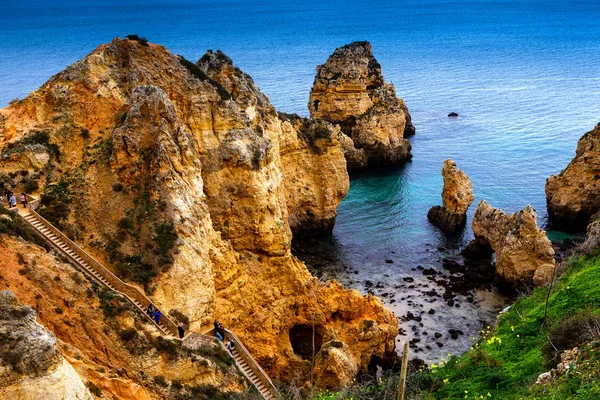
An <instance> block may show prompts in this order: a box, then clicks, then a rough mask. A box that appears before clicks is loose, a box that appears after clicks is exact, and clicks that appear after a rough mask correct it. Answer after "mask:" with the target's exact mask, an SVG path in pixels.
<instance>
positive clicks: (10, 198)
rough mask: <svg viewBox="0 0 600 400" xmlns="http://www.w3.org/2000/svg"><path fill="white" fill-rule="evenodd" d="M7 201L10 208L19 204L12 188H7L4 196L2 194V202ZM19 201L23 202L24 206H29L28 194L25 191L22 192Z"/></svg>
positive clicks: (0, 202)
mask: <svg viewBox="0 0 600 400" xmlns="http://www.w3.org/2000/svg"><path fill="white" fill-rule="evenodd" d="M5 201H7V202H8V208H13V207H16V206H17V198H16V196H15V195H14V193H13V192H11V191H10V190H7V191H6V193H5V194H4V196H2V195H0V204H4V202H5ZM19 201H20V202H21V204H23V208H27V196H26V195H25V192H21V194H20V195H19Z"/></svg>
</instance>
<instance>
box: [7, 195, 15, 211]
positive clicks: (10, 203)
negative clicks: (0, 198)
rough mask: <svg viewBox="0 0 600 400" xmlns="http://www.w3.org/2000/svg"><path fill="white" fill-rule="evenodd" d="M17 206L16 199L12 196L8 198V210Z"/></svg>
mask: <svg viewBox="0 0 600 400" xmlns="http://www.w3.org/2000/svg"><path fill="white" fill-rule="evenodd" d="M16 206H17V198H16V197H15V195H14V194H11V195H10V197H9V198H8V208H13V207H16Z"/></svg>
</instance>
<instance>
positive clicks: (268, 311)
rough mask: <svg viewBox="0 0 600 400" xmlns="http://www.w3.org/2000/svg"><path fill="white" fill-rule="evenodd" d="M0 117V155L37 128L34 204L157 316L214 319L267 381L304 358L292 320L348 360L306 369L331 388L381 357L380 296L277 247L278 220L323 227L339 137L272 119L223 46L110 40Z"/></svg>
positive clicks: (388, 350)
mask: <svg viewBox="0 0 600 400" xmlns="http://www.w3.org/2000/svg"><path fill="white" fill-rule="evenodd" d="M0 114H1V115H2V117H3V121H4V124H3V125H2V126H0V130H2V131H1V132H0V137H1V138H3V140H4V141H3V142H0V151H5V150H6V149H7V147H8V144H9V143H20V141H21V142H22V140H23V138H30V137H32V135H33V134H34V132H39V131H43V132H45V133H46V134H47V137H48V141H47V142H46V143H45V144H44V146H45V147H46V148H47V149H48V150H49V154H51V158H50V161H49V162H48V163H47V164H46V165H45V166H44V167H43V168H41V169H40V170H35V169H34V170H32V172H34V173H36V174H37V173H43V174H46V176H48V179H44V180H43V181H42V180H40V186H41V190H42V191H43V192H44V193H46V194H49V195H51V196H49V197H46V198H47V199H52V201H51V202H50V203H48V204H42V206H41V207H40V212H44V213H46V215H47V216H48V218H51V219H53V220H55V223H57V224H58V225H59V226H60V227H61V228H62V229H64V230H66V231H68V232H69V234H70V235H72V236H73V237H74V238H75V239H76V241H77V242H78V243H80V244H81V245H82V246H83V247H85V248H86V249H87V250H88V251H90V252H91V253H93V254H94V255H95V256H96V257H98V258H99V259H100V260H102V261H104V262H105V263H106V264H107V265H108V266H109V267H110V268H112V269H113V270H114V271H115V272H116V273H117V274H119V275H121V276H122V277H123V278H125V279H126V280H129V281H132V282H137V283H139V284H140V285H143V286H144V287H145V288H146V290H147V291H148V292H149V293H150V294H151V296H152V298H153V300H154V301H155V303H156V304H157V305H158V306H159V308H160V309H161V310H162V311H163V313H169V312H179V313H182V314H183V315H184V316H187V317H188V318H189V320H190V325H191V328H192V329H201V328H202V327H203V326H207V325H210V324H211V323H212V320H213V319H218V320H220V321H222V322H223V323H224V324H225V325H226V326H227V327H229V328H231V329H233V330H234V331H235V332H236V333H237V334H238V336H239V337H240V338H241V339H242V341H243V342H244V344H245V345H246V347H248V348H249V349H250V351H251V352H252V354H253V355H254V356H255V358H257V359H258V361H259V363H260V364H261V366H262V367H263V368H264V369H265V370H266V371H267V372H268V373H269V374H270V375H271V377H272V378H274V379H278V378H279V379H283V380H288V381H289V380H292V379H294V380H296V381H297V382H298V383H299V384H303V383H305V382H307V380H308V377H309V376H310V369H311V368H312V363H311V362H310V361H309V360H307V359H306V358H305V357H304V356H302V355H299V354H296V353H294V346H296V347H298V346H297V345H298V343H292V339H291V338H290V332H291V331H292V330H293V329H295V328H296V327H298V326H305V325H309V324H315V325H316V326H318V327H319V330H320V331H321V332H322V335H323V340H324V342H326V341H331V340H337V341H339V342H341V343H342V344H343V346H344V349H345V351H344V354H345V356H344V357H345V358H344V359H345V360H347V361H348V360H349V362H350V363H351V367H349V368H348V369H347V370H346V371H345V372H344V373H343V374H340V373H338V372H336V371H337V370H338V369H339V364H336V365H338V366H336V367H335V368H334V366H333V365H331V366H329V365H326V366H325V367H324V369H321V370H319V373H322V374H330V375H331V374H333V375H334V376H335V377H337V378H336V379H337V382H338V383H339V384H343V383H346V382H347V381H348V380H349V379H350V377H351V376H352V375H355V371H359V370H364V369H366V368H367V366H368V365H369V362H370V360H371V359H372V358H373V357H375V359H384V358H386V357H388V356H390V355H391V354H393V350H394V339H395V336H396V334H397V330H398V326H397V320H396V318H395V317H394V315H393V314H392V313H391V312H390V311H388V310H386V309H385V308H384V306H383V304H382V303H381V301H380V300H379V299H377V298H375V297H373V296H367V297H363V296H361V295H360V294H359V293H358V292H356V291H353V290H345V289H344V288H343V287H342V286H341V285H339V284H337V283H335V282H329V283H325V284H320V283H319V282H317V280H316V279H315V278H313V277H312V276H311V275H310V273H309V272H308V271H307V269H306V267H305V266H304V264H302V263H301V262H300V261H298V260H297V259H296V258H295V257H293V256H292V254H291V252H290V247H291V239H292V230H294V231H297V232H300V231H303V230H305V231H307V232H310V231H312V230H314V229H319V230H324V231H326V230H330V229H331V227H332V226H333V220H334V218H335V208H336V207H337V205H338V204H339V202H340V201H341V199H342V198H343V196H344V195H345V193H346V192H347V190H348V176H347V171H346V169H345V160H344V156H343V151H342V149H343V144H342V143H341V142H340V140H339V138H340V135H339V131H338V130H337V128H336V127H334V126H332V125H331V124H328V123H326V122H324V121H320V122H319V121H315V120H302V121H299V122H294V121H283V120H282V119H281V118H280V116H279V115H278V113H277V111H276V110H275V109H274V107H273V106H272V105H271V104H270V102H269V101H268V99H267V97H266V96H264V94H262V93H261V92H260V90H259V89H258V88H257V87H256V86H255V85H254V83H253V82H252V79H251V78H250V77H249V76H248V75H246V74H244V73H243V72H242V71H241V70H239V69H238V68H236V67H235V66H234V65H233V63H232V62H231V60H230V59H229V58H228V57H226V56H225V55H223V54H222V53H220V52H209V53H207V54H206V55H205V56H204V57H202V58H201V59H200V60H199V61H198V63H196V64H194V63H191V62H189V61H187V60H184V59H182V58H180V57H177V56H175V55H173V54H172V53H170V52H169V51H167V50H166V49H165V48H164V47H162V46H158V45H155V44H147V45H146V44H144V43H142V42H139V41H136V40H120V39H115V40H113V41H112V42H111V43H109V44H106V45H102V46H100V47H99V48H98V49H96V50H95V51H94V52H92V53H91V54H90V55H88V56H87V57H85V58H84V59H83V60H81V61H79V62H77V63H75V64H73V65H72V66H70V67H68V68H67V69H66V70H65V71H63V72H61V73H59V74H57V75H55V76H54V77H52V78H51V79H50V80H49V81H48V82H47V83H46V84H44V85H43V86H42V87H41V88H40V89H39V90H38V91H36V92H34V93H32V94H31V95H30V96H29V97H27V98H26V99H23V100H22V101H20V102H18V103H16V104H14V105H11V106H9V107H7V108H5V109H3V110H0ZM13 149H14V147H13ZM0 168H2V164H0ZM54 203H60V206H61V207H60V208H57V207H55V205H56V204H54ZM365 321H367V322H368V324H367V325H368V329H367V328H365V326H366V325H365ZM299 340H301V341H302V340H303V339H299ZM299 345H300V347H303V346H305V345H306V343H300V344H299ZM319 350H320V347H319V348H318V349H315V351H316V352H318V351H319ZM330 381H331V382H333V381H335V379H334V378H332V379H330Z"/></svg>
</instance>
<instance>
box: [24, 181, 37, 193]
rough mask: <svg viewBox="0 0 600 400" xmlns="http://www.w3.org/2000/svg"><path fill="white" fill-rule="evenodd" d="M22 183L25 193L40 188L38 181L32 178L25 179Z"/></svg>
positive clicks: (33, 191)
mask: <svg viewBox="0 0 600 400" xmlns="http://www.w3.org/2000/svg"><path fill="white" fill-rule="evenodd" d="M22 183H23V190H24V191H25V193H35V192H37V191H38V189H39V188H40V185H39V183H38V182H37V181H36V180H33V179H25V180H24V181H23V182H22Z"/></svg>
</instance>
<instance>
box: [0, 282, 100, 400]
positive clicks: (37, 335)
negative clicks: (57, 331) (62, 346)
mask: <svg viewBox="0 0 600 400" xmlns="http://www.w3.org/2000/svg"><path fill="white" fill-rule="evenodd" d="M0 321H1V322H2V323H1V324H0V361H1V363H0V397H1V398H3V399H14V400H18V399H22V400H34V399H39V400H42V399H44V400H53V399H56V400H60V399H81V400H84V399H85V400H91V399H92V395H91V394H90V392H89V391H88V389H87V388H86V387H85V386H84V384H83V382H82V381H81V379H80V378H79V375H77V372H75V370H74V369H73V367H72V366H71V365H70V364H69V363H68V362H67V361H66V360H65V359H64V358H63V356H62V355H61V353H60V351H59V350H58V348H57V346H56V338H55V337H54V335H53V334H52V332H49V331H47V330H45V329H44V328H43V327H42V326H41V325H40V324H38V323H37V321H36V318H35V311H34V310H33V309H32V308H30V307H27V306H23V307H22V306H20V305H19V304H18V302H17V297H16V296H15V295H14V293H13V292H11V291H9V290H3V291H1V292H0Z"/></svg>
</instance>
